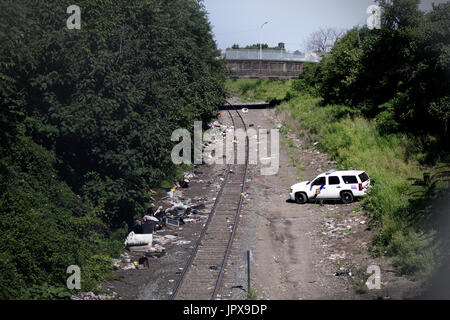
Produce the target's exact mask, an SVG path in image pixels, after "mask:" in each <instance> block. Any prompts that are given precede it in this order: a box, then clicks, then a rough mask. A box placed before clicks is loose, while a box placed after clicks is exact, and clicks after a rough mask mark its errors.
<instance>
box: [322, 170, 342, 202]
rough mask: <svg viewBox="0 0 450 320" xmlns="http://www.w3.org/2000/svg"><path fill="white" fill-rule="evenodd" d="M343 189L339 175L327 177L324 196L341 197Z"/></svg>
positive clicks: (330, 197)
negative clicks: (340, 193)
mask: <svg viewBox="0 0 450 320" xmlns="http://www.w3.org/2000/svg"><path fill="white" fill-rule="evenodd" d="M340 191H341V179H340V178H339V177H338V176H329V177H327V185H326V190H325V192H324V191H322V192H323V193H324V195H323V196H324V198H327V199H339V198H340V195H339V192H340Z"/></svg>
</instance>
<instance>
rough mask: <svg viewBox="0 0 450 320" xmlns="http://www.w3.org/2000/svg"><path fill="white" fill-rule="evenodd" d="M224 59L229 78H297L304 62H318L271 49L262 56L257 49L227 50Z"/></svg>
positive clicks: (317, 60)
mask: <svg viewBox="0 0 450 320" xmlns="http://www.w3.org/2000/svg"><path fill="white" fill-rule="evenodd" d="M224 58H225V59H226V61H227V67H228V76H229V77H230V78H278V79H292V78H298V75H299V74H300V73H303V64H304V62H312V63H317V62H319V59H318V58H317V57H314V56H308V55H304V54H301V53H290V52H286V51H284V50H273V49H272V50H271V49H266V50H262V54H261V53H260V51H259V50H257V49H227V50H226V52H225V54H224Z"/></svg>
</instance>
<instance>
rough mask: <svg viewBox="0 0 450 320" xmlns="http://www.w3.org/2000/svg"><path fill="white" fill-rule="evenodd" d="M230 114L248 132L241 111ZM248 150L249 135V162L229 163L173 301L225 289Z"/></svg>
mask: <svg viewBox="0 0 450 320" xmlns="http://www.w3.org/2000/svg"><path fill="white" fill-rule="evenodd" d="M227 113H228V115H229V116H230V118H231V121H232V123H233V126H234V128H244V130H245V131H247V125H246V124H245V121H244V119H243V117H242V115H241V114H240V113H239V111H237V110H231V111H230V110H227ZM233 114H234V115H235V116H233ZM236 115H237V116H236ZM235 138H236V137H235ZM234 146H235V147H234V152H235V155H236V152H237V145H236V144H234ZM248 150H249V143H248V137H246V150H245V153H246V155H245V164H244V165H242V164H241V165H238V164H230V165H227V167H226V171H225V175H224V181H223V182H222V184H221V187H220V190H219V192H218V194H217V196H216V201H215V202H214V205H213V208H212V209H211V212H210V214H209V217H208V220H207V222H206V223H205V226H204V227H203V229H202V232H201V234H200V236H199V239H198V240H197V242H196V244H195V246H194V249H193V251H192V253H191V255H190V256H189V258H188V260H187V262H186V264H185V266H184V268H183V271H182V272H181V275H180V277H179V278H178V280H177V282H176V284H175V288H174V289H173V291H172V295H171V296H170V300H175V299H180V300H209V299H211V300H214V299H216V297H217V294H218V292H219V290H220V288H221V284H222V278H223V274H224V271H225V267H226V263H227V259H228V256H229V254H230V252H231V247H232V244H233V240H234V236H235V234H236V228H237V226H238V222H239V215H240V212H241V206H242V202H243V200H244V197H243V194H244V192H245V182H246V180H247V171H248ZM235 159H236V157H235Z"/></svg>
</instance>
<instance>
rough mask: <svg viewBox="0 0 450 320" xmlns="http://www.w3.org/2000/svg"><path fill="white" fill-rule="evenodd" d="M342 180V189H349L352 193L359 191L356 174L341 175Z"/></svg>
mask: <svg viewBox="0 0 450 320" xmlns="http://www.w3.org/2000/svg"><path fill="white" fill-rule="evenodd" d="M342 180H343V181H344V186H343V189H344V190H350V191H352V193H353V194H355V193H358V191H359V181H358V178H356V175H345V176H344V175H343V176H342Z"/></svg>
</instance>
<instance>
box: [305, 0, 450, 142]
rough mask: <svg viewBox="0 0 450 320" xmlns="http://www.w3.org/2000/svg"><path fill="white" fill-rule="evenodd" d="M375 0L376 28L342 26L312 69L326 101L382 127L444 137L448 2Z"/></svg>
mask: <svg viewBox="0 0 450 320" xmlns="http://www.w3.org/2000/svg"><path fill="white" fill-rule="evenodd" d="M418 3H419V0H394V1H384V0H381V1H379V4H380V6H381V7H382V20H381V29H373V30H369V29H368V28H367V27H363V28H354V29H352V30H350V31H348V32H347V34H346V35H345V36H344V37H343V38H341V39H340V40H339V41H338V42H337V43H336V44H335V46H334V47H333V48H332V50H331V52H330V54H329V55H327V56H325V57H324V58H323V60H322V61H321V63H320V64H319V66H318V68H317V70H316V71H315V76H316V77H315V79H314V80H315V81H316V82H315V85H316V86H317V87H318V89H319V94H320V96H322V97H323V98H324V100H325V102H326V103H341V104H346V105H349V106H352V107H354V108H355V109H357V110H359V111H361V113H362V114H363V115H365V116H367V117H370V118H374V117H375V118H376V120H377V124H378V127H379V129H380V130H381V131H384V132H386V133H390V132H398V131H409V132H413V133H425V132H431V133H433V134H438V135H440V136H442V137H446V139H447V142H448V137H449V130H448V121H449V117H450V106H449V102H450V98H449V88H450V74H449V72H450V71H449V70H450V3H445V4H444V3H443V4H439V5H434V6H433V10H431V11H430V12H428V13H423V12H422V11H420V10H418Z"/></svg>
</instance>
